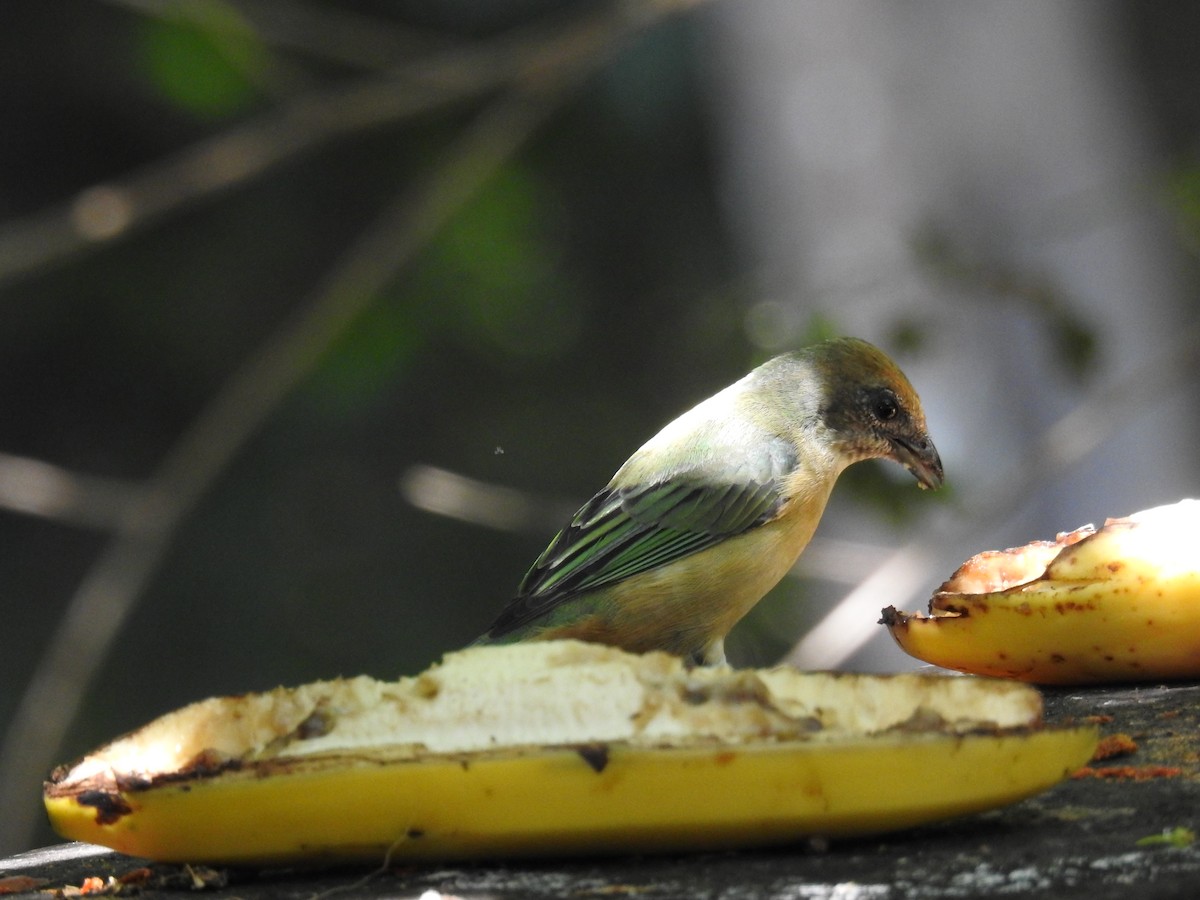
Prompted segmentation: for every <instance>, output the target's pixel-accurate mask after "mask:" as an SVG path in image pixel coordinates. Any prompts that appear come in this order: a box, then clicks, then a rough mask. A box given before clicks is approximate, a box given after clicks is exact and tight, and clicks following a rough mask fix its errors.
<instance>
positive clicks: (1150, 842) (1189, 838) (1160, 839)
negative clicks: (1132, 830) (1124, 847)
mask: <svg viewBox="0 0 1200 900" xmlns="http://www.w3.org/2000/svg"><path fill="white" fill-rule="evenodd" d="M1195 840H1196V832H1194V831H1192V829H1190V828H1184V827H1183V826H1182V825H1178V826H1176V827H1175V828H1164V829H1163V830H1162V832H1161V833H1160V834H1152V835H1149V836H1148V837H1144V838H1139V839H1138V840H1136V841H1135V842H1134V843H1135V844H1136V845H1137V846H1138V847H1155V846H1158V845H1160V844H1166V845H1169V846H1171V847H1189V846H1191V844H1192V842H1193V841H1195Z"/></svg>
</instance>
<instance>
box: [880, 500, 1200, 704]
mask: <svg viewBox="0 0 1200 900" xmlns="http://www.w3.org/2000/svg"><path fill="white" fill-rule="evenodd" d="M882 622H883V624H884V625H886V626H887V627H888V628H889V630H890V631H891V633H892V637H893V638H895V640H896V642H897V643H898V644H899V645H900V646H901V647H902V648H903V649H904V650H905V651H906V652H907V653H909V654H911V655H912V656H915V657H917V658H918V659H921V660H924V661H925V662H929V663H933V664H934V665H938V666H943V667H945V668H948V669H957V670H959V671H962V672H970V673H974V674H977V675H995V676H1003V677H1008V678H1017V679H1021V680H1023V681H1031V682H1037V683H1041V684H1086V683H1095V682H1125V681H1150V680H1164V679H1180V678H1196V677H1200V501H1197V500H1183V501H1180V502H1179V503H1175V504H1172V505H1170V506H1160V507H1156V508H1154V509H1148V510H1145V511H1143V512H1139V513H1135V514H1133V515H1131V516H1128V517H1126V518H1122V519H1109V520H1108V521H1107V522H1105V523H1104V526H1103V527H1102V528H1099V529H1096V528H1094V527H1093V526H1091V525H1087V526H1084V527H1083V528H1079V529H1077V530H1075V531H1072V532H1069V533H1065V534H1060V535H1058V537H1057V538H1056V539H1055V540H1053V541H1035V542H1034V543H1031V544H1027V545H1025V546H1023V547H1015V548H1012V549H1010V550H1001V551H989V552H986V553H981V554H979V555H978V556H975V557H972V558H971V559H969V560H968V561H967V562H966V563H964V564H963V566H962V567H961V568H960V569H959V570H958V571H957V572H955V573H954V575H952V576H951V578H950V580H949V581H947V582H946V583H945V584H943V585H942V586H941V588H939V589H938V591H937V593H935V594H934V596H933V599H932V600H931V601H930V604H929V614H928V615H920V614H915V613H902V612H899V611H897V610H896V609H895V608H894V607H889V608H887V609H885V610H884V611H883V619H882Z"/></svg>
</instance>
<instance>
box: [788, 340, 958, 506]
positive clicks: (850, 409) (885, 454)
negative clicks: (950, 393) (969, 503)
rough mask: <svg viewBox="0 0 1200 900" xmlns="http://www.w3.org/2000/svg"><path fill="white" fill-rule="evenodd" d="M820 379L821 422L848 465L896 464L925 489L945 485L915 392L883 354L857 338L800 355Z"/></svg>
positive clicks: (831, 342)
mask: <svg viewBox="0 0 1200 900" xmlns="http://www.w3.org/2000/svg"><path fill="white" fill-rule="evenodd" d="M802 353H804V354H805V355H806V356H808V358H809V362H810V364H811V365H812V366H813V367H814V369H815V370H816V372H817V373H818V380H819V382H820V384H821V388H822V394H823V398H822V402H821V405H820V408H819V410H818V416H819V418H820V419H821V421H822V423H823V424H824V426H825V427H826V428H827V429H828V430H829V433H830V437H831V439H832V441H833V445H834V447H835V449H836V450H837V451H838V452H839V454H840V455H841V456H842V457H843V458H844V459H846V460H848V462H857V461H858V460H863V459H892V460H895V461H896V462H898V463H900V465H902V466H904V468H906V469H908V471H910V472H911V473H912V474H913V475H914V476H915V477H916V479H917V482H918V483H919V484H920V486H921V487H922V488H928V489H936V488H938V487H941V485H942V482H943V480H944V475H943V472H942V460H941V458H940V457H939V456H938V452H937V448H936V447H934V446H933V441H932V439H930V437H929V432H928V429H927V428H926V425H925V412H924V410H922V409H921V401H920V399H919V398H918V397H917V392H916V391H914V390H913V388H912V385H911V384H909V383H908V379H907V378H906V377H905V376H904V373H903V372H901V371H900V368H899V367H898V366H897V365H896V364H895V363H894V362H892V360H891V359H889V358H888V357H887V355H885V354H884V353H883V352H882V351H881V350H879V349H878V348H876V347H874V346H872V345H871V344H868V343H867V342H866V341H863V340H859V339H858V338H838V339H835V340H831V341H825V342H824V343H821V344H817V345H815V346H813V347H810V348H808V349H807V350H805V351H802Z"/></svg>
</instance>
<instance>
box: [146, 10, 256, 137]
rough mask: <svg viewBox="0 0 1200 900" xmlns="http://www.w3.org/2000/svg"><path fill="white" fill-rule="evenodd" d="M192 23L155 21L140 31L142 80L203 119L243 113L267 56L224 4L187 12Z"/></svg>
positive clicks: (187, 20)
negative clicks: (143, 76)
mask: <svg viewBox="0 0 1200 900" xmlns="http://www.w3.org/2000/svg"><path fill="white" fill-rule="evenodd" d="M188 11H189V16H188V18H186V19H184V18H179V19H166V20H151V21H147V22H146V23H145V24H144V25H143V27H142V33H141V38H140V48H139V49H140V53H139V62H140V67H141V69H142V72H143V74H145V75H146V77H147V78H149V80H150V82H151V83H152V84H153V85H154V87H155V88H156V89H157V90H158V91H159V92H160V93H161V94H162V95H163V96H165V97H166V98H167V99H168V100H170V101H171V102H172V103H174V104H176V105H177V106H179V107H181V108H183V109H186V110H187V111H189V112H191V113H194V114H196V115H198V116H201V117H204V118H219V117H222V116H226V115H229V114H231V113H235V112H239V111H241V110H242V109H244V108H246V107H247V106H249V105H250V104H251V103H252V102H253V101H254V99H255V96H256V94H257V91H256V90H255V84H256V83H257V82H258V81H259V79H260V78H261V76H262V75H263V73H264V72H265V70H266V68H267V65H268V62H269V52H268V50H267V49H266V47H265V46H264V45H263V44H262V42H261V41H260V40H259V39H258V37H257V35H256V34H255V33H254V31H253V29H251V28H250V26H249V25H248V24H246V23H245V22H244V21H243V20H242V19H241V17H240V16H239V15H238V13H237V11H236V10H234V9H233V8H232V7H230V6H228V5H227V4H225V3H220V2H209V3H201V4H194V5H192V6H190V7H188Z"/></svg>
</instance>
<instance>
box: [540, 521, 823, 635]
mask: <svg viewBox="0 0 1200 900" xmlns="http://www.w3.org/2000/svg"><path fill="white" fill-rule="evenodd" d="M821 506H822V507H823V506H824V504H821ZM820 512H821V510H819V509H818V510H817V511H816V514H811V513H810V514H809V515H803V514H793V515H790V516H786V517H783V518H780V519H777V520H776V521H774V522H772V523H770V524H768V525H764V526H762V527H761V528H756V529H754V530H752V531H749V532H746V533H745V534H743V535H740V536H738V537H734V538H730V539H729V540H727V541H724V542H722V543H721V544H719V545H717V546H715V547H712V548H710V549H708V550H704V551H702V552H700V553H697V554H694V555H693V556H689V557H686V558H685V559H682V560H679V561H678V562H675V563H672V564H670V565H667V566H663V567H661V568H659V569H654V570H652V571H650V572H644V573H642V574H640V575H635V576H633V577H632V578H628V579H626V580H625V581H622V582H620V583H619V584H615V585H613V586H611V587H608V588H604V589H602V590H599V591H595V592H594V593H591V594H588V595H584V596H582V597H579V598H577V599H576V600H574V601H571V602H572V603H573V604H577V605H578V606H579V618H578V619H577V620H576V621H574V622H572V623H571V624H569V625H563V626H559V627H555V628H551V629H548V630H546V631H544V632H542V633H541V634H539V635H538V637H539V638H567V637H572V638H577V639H580V640H588V641H596V642H599V643H605V644H613V645H616V646H619V647H623V648H625V649H626V650H630V651H632V652H639V653H641V652H646V651H649V650H668V651H670V652H672V653H677V654H679V655H682V656H702V655H703V654H704V651H705V649H706V648H707V647H709V645H711V644H712V643H713V642H714V641H719V640H721V639H722V638H724V636H725V635H726V634H728V633H729V631H730V629H732V628H733V626H734V625H736V624H737V623H738V621H740V620H741V618H742V617H743V616H745V615H746V613H748V612H749V611H750V609H751V608H752V607H753V606H754V605H755V604H756V603H757V602H758V601H759V600H761V599H762V597H763V595H764V594H766V593H767V591H769V590H770V589H771V588H773V587H774V586H775V585H776V584H778V583H779V581H780V579H781V578H783V576H784V575H785V574H787V572H788V570H789V569H791V567H792V566H793V565H794V564H795V562H796V559H797V558H798V557H799V556H800V553H801V552H802V551H803V550H804V548H805V547H806V546H807V545H808V542H809V540H810V539H811V537H812V534H813V531H814V530H815V529H816V524H817V522H818V521H819V520H820Z"/></svg>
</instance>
